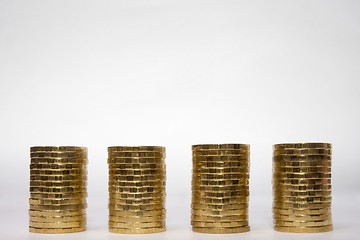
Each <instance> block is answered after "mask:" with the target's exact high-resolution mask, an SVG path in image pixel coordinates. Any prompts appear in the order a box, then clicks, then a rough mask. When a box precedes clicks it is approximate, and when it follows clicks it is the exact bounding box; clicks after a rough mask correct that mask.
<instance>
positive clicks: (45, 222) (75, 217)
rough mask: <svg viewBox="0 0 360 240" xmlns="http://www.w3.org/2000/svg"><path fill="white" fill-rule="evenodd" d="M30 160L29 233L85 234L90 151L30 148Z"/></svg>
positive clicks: (47, 147) (46, 147)
mask: <svg viewBox="0 0 360 240" xmlns="http://www.w3.org/2000/svg"><path fill="white" fill-rule="evenodd" d="M30 157H31V163H30V199H29V204H30V209H29V231H30V232H33V233H54V234H56V233H74V232H81V231H85V230H86V206H87V205H86V196H87V192H86V178H87V171H86V164H87V149H86V148H83V147H65V146H64V147H61V146H59V147H51V146H45V147H31V148H30Z"/></svg>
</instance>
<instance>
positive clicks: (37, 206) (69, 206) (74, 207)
mask: <svg viewBox="0 0 360 240" xmlns="http://www.w3.org/2000/svg"><path fill="white" fill-rule="evenodd" d="M86 207H87V205H86V203H80V204H67V205H60V204H49V205H43V204H30V209H31V210H78V209H84V208H86Z"/></svg>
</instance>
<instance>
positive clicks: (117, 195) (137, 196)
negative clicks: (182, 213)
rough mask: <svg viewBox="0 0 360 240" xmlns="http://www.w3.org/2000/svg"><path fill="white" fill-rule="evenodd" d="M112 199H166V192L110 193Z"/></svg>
mask: <svg viewBox="0 0 360 240" xmlns="http://www.w3.org/2000/svg"><path fill="white" fill-rule="evenodd" d="M109 197H110V198H120V199H124V200H125V199H129V200H131V199H135V200H136V199H138V200H139V199H153V198H155V197H165V191H163V192H159V193H136V194H135V193H117V192H109Z"/></svg>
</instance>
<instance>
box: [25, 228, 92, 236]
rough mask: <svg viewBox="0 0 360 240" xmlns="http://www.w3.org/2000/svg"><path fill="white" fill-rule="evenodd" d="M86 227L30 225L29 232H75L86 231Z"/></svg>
mask: <svg viewBox="0 0 360 240" xmlns="http://www.w3.org/2000/svg"><path fill="white" fill-rule="evenodd" d="M85 230H86V227H85V226H81V227H75V228H35V227H29V232H33V233H47V234H50V233H74V232H82V231H85Z"/></svg>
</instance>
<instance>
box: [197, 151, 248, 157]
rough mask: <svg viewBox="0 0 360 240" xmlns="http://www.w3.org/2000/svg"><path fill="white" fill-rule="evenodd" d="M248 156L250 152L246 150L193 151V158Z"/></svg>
mask: <svg viewBox="0 0 360 240" xmlns="http://www.w3.org/2000/svg"><path fill="white" fill-rule="evenodd" d="M219 155H221V156H248V155H250V152H249V151H248V150H241V149H239V150H204V151H193V156H194V157H195V158H196V157H197V156H219Z"/></svg>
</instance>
